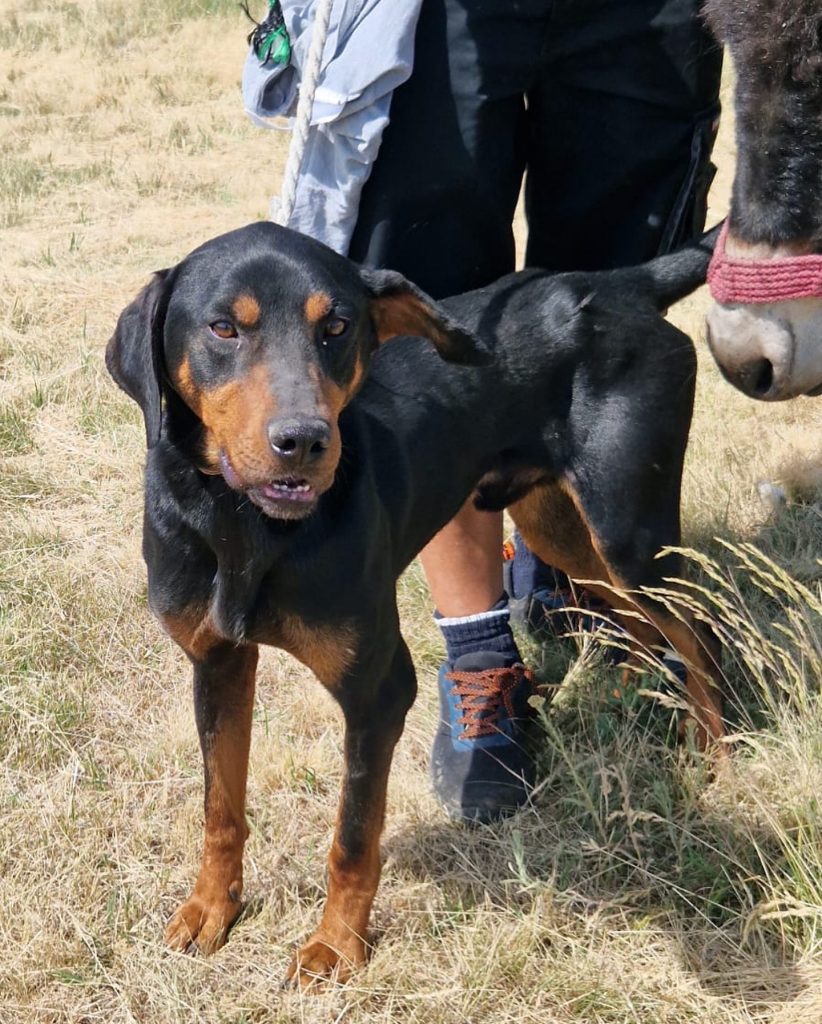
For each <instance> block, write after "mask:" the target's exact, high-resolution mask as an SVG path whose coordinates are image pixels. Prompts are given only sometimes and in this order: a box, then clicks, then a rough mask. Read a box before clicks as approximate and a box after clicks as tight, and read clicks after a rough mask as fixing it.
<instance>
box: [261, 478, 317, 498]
mask: <svg viewBox="0 0 822 1024" xmlns="http://www.w3.org/2000/svg"><path fill="white" fill-rule="evenodd" d="M257 489H258V490H259V492H260V494H262V495H263V497H265V498H268V499H269V500H270V501H292V502H294V503H295V504H297V505H300V504H302V505H305V504H309V503H310V502H312V501H314V500H315V499H316V497H317V494H316V492H315V490H314V488H313V487H312V486H311V484H310V483H309V482H308V481H307V480H303V479H301V478H299V477H292V476H287V477H283V478H282V479H281V480H272V481H271V483H270V484H265V485H264V486H263V487H259V488H257Z"/></svg>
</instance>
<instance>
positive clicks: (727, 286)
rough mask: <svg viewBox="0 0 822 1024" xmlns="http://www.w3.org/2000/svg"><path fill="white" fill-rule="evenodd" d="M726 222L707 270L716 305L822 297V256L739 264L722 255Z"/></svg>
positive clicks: (749, 261)
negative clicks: (719, 303) (717, 303)
mask: <svg viewBox="0 0 822 1024" xmlns="http://www.w3.org/2000/svg"><path fill="white" fill-rule="evenodd" d="M727 237H728V221H727V220H726V221H725V223H724V224H723V225H722V230H721V231H720V233H719V238H717V240H716V246H715V248H714V254H713V256H712V257H711V263H710V266H709V267H708V284H709V285H710V289H711V295H713V297H714V298H715V299H716V301H717V302H721V303H723V305H728V304H729V303H732V302H740V303H742V304H743V305H752V304H756V303H764V302H783V301H785V300H786V299H807V298H812V297H822V255H816V254H815V253H812V254H810V255H808V256H785V257H784V258H777V259H773V260H742V259H735V258H734V257H732V256H727V255H726V254H725V240H726V238H727Z"/></svg>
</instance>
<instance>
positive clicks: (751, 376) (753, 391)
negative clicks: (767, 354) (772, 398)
mask: <svg viewBox="0 0 822 1024" xmlns="http://www.w3.org/2000/svg"><path fill="white" fill-rule="evenodd" d="M742 377H743V381H744V385H745V390H746V391H747V392H748V394H750V395H767V394H768V392H769V391H770V390H771V388H772V387H773V383H774V372H773V363H772V362H771V361H770V359H764V358H763V359H756V360H754V361H753V362H751V363H748V365H747V366H745V367H744V368H743V371H742Z"/></svg>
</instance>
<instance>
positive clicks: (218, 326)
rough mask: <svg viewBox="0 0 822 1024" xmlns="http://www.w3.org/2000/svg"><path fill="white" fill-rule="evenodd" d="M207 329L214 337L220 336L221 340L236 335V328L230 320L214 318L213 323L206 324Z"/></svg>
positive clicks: (226, 339) (227, 339)
mask: <svg viewBox="0 0 822 1024" xmlns="http://www.w3.org/2000/svg"><path fill="white" fill-rule="evenodd" d="M208 329H209V330H210V331H211V333H212V334H213V335H214V337H215V338H222V340H223V341H229V340H230V339H231V338H236V337H237V328H236V327H235V326H234V324H233V323H231V321H230V320H215V321H214V323H213V324H209V325H208Z"/></svg>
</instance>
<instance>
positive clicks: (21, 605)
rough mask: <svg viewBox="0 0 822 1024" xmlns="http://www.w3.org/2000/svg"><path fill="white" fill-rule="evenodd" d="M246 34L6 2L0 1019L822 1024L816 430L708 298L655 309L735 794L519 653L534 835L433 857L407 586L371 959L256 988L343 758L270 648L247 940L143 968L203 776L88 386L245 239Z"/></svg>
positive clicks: (621, 712)
mask: <svg viewBox="0 0 822 1024" xmlns="http://www.w3.org/2000/svg"><path fill="white" fill-rule="evenodd" d="M246 31H247V23H246V21H245V18H244V16H243V15H242V14H241V13H240V12H239V10H238V9H237V7H236V5H235V3H234V0H129V2H126V0H106V2H102V0H77V2H73V0H51V2H46V0H0V140H1V144H0V239H2V245H0V510H2V511H1V514H0V1022H2V1024H21V1022H25V1024H28V1022H32V1024H35V1022H36V1024H46V1022H72V1024H92V1022H93V1024H97V1022H100V1024H125V1022H139V1024H171V1022H190V1021H207V1022H214V1024H217V1022H221V1024H222V1022H225V1024H245V1022H252V1021H253V1022H279V1021H283V1022H285V1021H288V1022H291V1021H295V1022H296V1021H328V1022H334V1021H343V1020H344V1021H346V1022H351V1024H355V1022H363V1021H368V1022H372V1021H374V1022H380V1021H382V1022H388V1021H420V1022H423V1021H424V1022H426V1024H428V1022H433V1024H439V1022H443V1024H444V1022H449V1024H450V1022H454V1024H464V1022H473V1024H486V1022H491V1021H493V1022H495V1024H504V1022H514V1021H522V1022H528V1021H533V1022H539V1024H570V1022H580V1024H628V1022H634V1024H692V1022H693V1024H695V1022H697V1021H698V1022H699V1024H746V1022H754V1021H756V1022H769V1024H819V1022H820V1021H822V807H820V800H822V795H821V794H822V710H820V692H821V691H822V656H821V655H822V652H821V651H820V648H822V594H821V593H820V580H821V579H822V574H820V563H819V561H818V557H817V556H818V554H819V550H820V538H821V537H822V517H821V516H820V507H821V506H820V494H821V493H822V480H821V479H820V478H822V472H820V468H819V467H820V461H819V440H820V436H821V434H820V431H822V402H820V401H816V402H813V401H807V400H799V401H796V402H793V403H789V404H785V405H778V406H772V407H768V406H765V405H759V404H755V403H752V402H749V401H747V400H746V399H744V398H743V397H742V396H741V395H739V394H737V393H736V392H734V391H733V390H732V389H731V388H730V387H729V386H727V385H725V384H724V383H723V382H722V381H721V380H720V378H719V375H718V373H717V372H716V370H715V369H714V367H713V365H712V363H711V360H710V358H709V356H708V355H707V352H706V348H705V345H704V342H703V341H702V340H701V339H699V338H698V336H699V334H700V331H701V327H700V325H701V319H702V314H703V311H704V308H705V305H706V298H705V296H704V294H700V295H698V296H697V297H695V298H694V299H692V300H690V301H689V302H687V303H684V304H683V305H682V306H680V307H679V308H678V309H676V310H675V311H674V316H675V318H676V319H677V321H678V322H680V323H681V324H684V325H686V326H689V327H690V328H691V329H692V331H693V333H694V334H695V335H696V336H697V338H698V341H697V344H698V348H699V353H700V379H699V398H698V411H697V416H696V420H695V424H694V428H693V435H692V444H691V448H690V453H689V460H688V466H687V474H686V480H685V527H686V538H685V539H686V543H687V544H688V545H689V546H692V547H693V548H695V549H696V550H698V551H699V552H701V553H702V554H701V555H700V556H699V559H698V560H697V564H696V565H695V571H696V574H697V577H698V579H699V580H700V581H701V582H700V586H701V587H702V588H703V589H702V590H700V591H695V592H694V595H695V598H694V599H695V600H697V599H699V600H702V601H703V602H704V603H705V606H706V608H707V609H708V610H709V612H710V614H711V615H712V616H713V617H714V618H715V621H716V623H717V628H719V629H720V631H721V632H722V634H723V636H724V637H725V639H726V641H727V664H726V669H727V690H728V706H729V715H730V717H731V719H732V728H733V730H734V732H735V735H736V739H737V743H736V751H735V755H734V758H733V768H732V770H731V771H729V772H728V773H726V774H725V775H723V776H722V777H721V778H720V779H718V780H714V781H712V780H711V778H710V776H709V773H708V772H707V771H706V766H705V764H704V763H703V762H702V760H701V759H700V757H699V756H697V755H696V754H694V753H693V752H692V751H688V750H683V749H681V748H678V747H677V746H676V743H675V742H674V735H675V718H676V709H677V705H678V704H679V703H680V701H679V697H678V696H677V694H676V692H675V691H674V690H673V689H671V687H670V686H666V683H665V680H663V679H661V678H660V677H659V676H658V675H657V676H655V675H653V674H648V675H645V676H644V677H642V678H637V680H636V682H635V684H634V685H633V686H630V687H627V688H626V687H624V686H622V685H621V682H620V679H619V677H618V676H617V675H616V674H615V673H614V672H613V670H608V669H606V668H605V667H604V666H603V664H602V659H601V655H600V653H598V651H597V648H596V645H595V644H592V643H591V642H590V641H582V640H579V641H577V642H576V644H575V643H574V641H566V642H565V644H564V646H563V647H562V649H558V648H557V647H556V646H555V647H553V648H549V649H546V650H544V651H540V650H538V649H533V650H532V655H533V657H534V659H535V660H536V662H537V665H538V668H539V671H540V675H541V677H542V678H543V679H544V680H546V681H547V682H549V683H554V684H558V683H560V682H562V683H563V685H562V687H561V688H560V689H559V693H558V696H557V698H556V700H555V702H554V703H553V705H552V706H551V708H550V711H549V712H547V713H546V714H545V715H544V719H543V721H544V728H545V743H544V749H543V753H542V758H541V763H540V778H541V783H540V786H539V789H538V791H537V793H536V794H535V797H534V802H533V807H530V808H528V809H526V810H525V811H524V812H523V813H521V814H519V815H518V816H517V817H516V818H514V819H513V820H510V821H507V822H505V823H503V824H501V825H499V826H498V827H495V828H487V829H479V830H465V829H462V828H459V827H455V826H453V825H451V824H449V823H448V822H447V821H446V819H445V817H444V816H443V814H442V812H441V811H440V810H439V808H438V806H437V805H436V803H435V801H434V800H433V799H432V797H431V796H430V794H429V790H428V780H427V755H428V745H429V742H430V737H431V734H432V730H433V725H434V720H435V714H436V712H435V675H436V667H437V663H438V660H439V656H440V654H439V642H438V638H437V635H436V632H435V629H434V627H433V625H432V623H431V620H430V605H429V600H428V597H427V594H426V591H425V587H424V584H423V582H422V578H421V576H420V574H419V572H418V571H417V570H416V569H412V570H411V571H410V572H409V573H408V574H407V576H406V578H405V579H404V580H403V581H402V583H401V606H402V612H403V619H404V623H405V630H406V635H407V637H408V639H409V642H410V644H411V647H412V652H413V654H414V656H415V659H416V663H417V667H418V670H419V676H420V698H419V701H418V703H417V706H416V707H415V709H414V710H413V712H412V715H411V717H410V721H409V726H408V729H407V732H406V734H405V736H404V738H403V740H402V743H401V745H400V748H399V751H398V755H397V758H396V761H395V767H394V771H393V774H392V780H391V786H390V793H389V818H388V823H387V828H386V833H385V838H384V859H385V870H384V875H383V883H382V887H381V889H380V892H379V895H378V898H377V902H376V908H375V915H374V932H373V940H374V953H373V957H372V960H371V962H370V964H369V965H368V967H367V968H366V969H365V970H364V971H362V972H361V973H360V974H359V975H358V976H357V977H356V978H355V980H354V981H353V982H352V983H351V984H350V985H349V986H348V987H347V988H346V989H344V990H336V991H332V992H330V993H326V994H324V995H321V996H317V997H315V996H301V995H300V994H295V993H293V992H285V991H281V989H280V987H279V986H280V981H281V979H282V977H283V974H284V971H285V967H286V965H287V962H288V959H289V957H290V955H291V952H292V949H293V947H294V945H295V944H296V943H297V942H298V941H299V940H300V939H301V938H302V937H304V936H305V935H306V934H307V933H308V932H309V931H310V930H311V928H312V925H313V923H314V922H315V920H316V918H317V915H318V912H319V908H320V906H321V902H322V899H323V890H324V884H325V883H324V859H325V854H326V850H327V846H328V843H329V838H330V830H331V827H332V823H333V820H334V813H335V805H336V798H337V787H338V784H339V779H340V772H341V731H340V722H339V719H338V715H337V712H336V709H335V707H334V706H333V704H332V703H331V701H330V700H329V699H328V698H327V697H326V696H325V694H324V692H322V689H321V687H320V686H319V685H318V684H317V683H316V682H315V681H314V680H313V679H312V678H311V677H310V675H309V674H308V672H307V671H306V670H304V669H303V668H302V667H301V666H299V665H297V664H296V663H294V662H292V661H291V660H290V659H289V658H288V657H287V656H286V655H284V654H280V653H278V652H268V653H267V654H266V655H265V657H264V658H263V661H262V668H261V673H260V684H259V700H258V706H257V712H256V722H255V728H254V740H253V753H252V766H251V774H250V791H249V824H250V828H251V838H250V841H249V844H248V847H247V860H246V864H247V868H246V895H247V898H248V905H247V908H246V910H245V913H244V916H243V917H242V919H241V921H240V923H239V924H238V925H237V927H236V928H235V929H234V931H233V933H232V935H231V939H230V941H229V943H228V945H227V946H226V947H225V948H224V949H223V950H222V951H221V952H219V953H218V954H217V955H216V956H214V957H213V958H211V959H208V960H206V959H202V958H190V957H185V956H182V955H172V954H169V953H168V952H166V951H165V950H164V948H163V945H162V941H161V937H162V932H163V926H164V921H165V919H166V917H167V915H168V914H169V913H170V912H171V910H172V909H173V907H174V906H175V904H176V903H177V902H178V901H179V900H180V899H181V898H182V897H184V895H186V894H187V890H188V887H189V886H190V884H191V883H192V881H193V878H194V876H195V872H196V867H197V863H198V852H199V844H200V830H201V815H202V809H201V793H202V783H201V766H200V755H199V751H198V746H197V741H196V735H195V730H194V724H193V716H192V712H191V708H190V693H189V688H190V683H189V672H188V665H187V663H186V661H185V659H184V658H183V656H182V655H181V654H180V653H178V652H177V651H176V649H174V648H173V645H172V644H171V642H170V641H168V640H167V639H166V637H165V636H164V634H163V633H162V632H161V630H160V628H159V627H158V626H157V624H156V623H155V622H154V621H153V620H152V619H151V617H150V615H149V614H148V611H147V608H146V588H145V574H144V568H143V565H142V561H141V558H140V552H139V544H140V528H141V502H142V498H141V466H142V460H143V429H142V425H141V422H140V419H139V414H138V411H137V409H136V407H135V406H134V405H133V404H131V403H130V402H129V401H128V400H127V399H126V398H125V397H124V396H123V395H122V394H120V393H119V392H118V391H117V390H116V388H115V387H114V385H113V384H112V382H111V381H110V380H109V379H108V377H107V375H106V373H105V370H104V366H103V360H102V353H103V348H104V345H105V342H106V340H107V338H108V336H109V334H110V333H111V330H112V327H113V325H114V322H115V318H116V316H117V314H118V312H119V310H120V309H121V308H122V306H123V305H124V304H125V303H126V302H127V301H129V300H130V299H131V297H132V296H133V295H134V294H135V293H136V291H137V289H138V288H139V287H140V286H141V284H142V283H143V282H144V281H145V279H146V278H147V276H148V274H149V273H150V272H151V271H152V270H154V269H156V268H159V267H163V266H167V265H169V264H170V263H172V262H174V261H176V260H178V259H179V258H180V257H181V256H182V255H184V254H185V253H186V252H187V251H188V250H190V249H191V248H193V247H194V246H195V245H197V244H199V243H200V242H202V241H203V240H204V239H206V238H207V237H209V236H211V235H214V234H217V233H219V232H221V231H224V230H226V229H229V228H232V227H235V226H238V225H240V224H243V223H245V222H247V221H249V220H253V219H255V218H259V217H263V216H265V214H266V210H267V206H268V199H269V196H270V195H271V194H272V193H273V192H275V191H276V189H277V185H278V180H279V175H280V172H281V168H282V163H283V160H284V156H285V150H286V146H287V137H285V136H283V135H280V134H274V133H264V132H261V131H259V130H258V129H255V128H253V127H252V126H251V125H250V124H249V123H248V122H247V121H246V119H245V117H244V114H243V112H242V109H241V103H240V97H239V91H238V80H239V74H240V68H241V62H242V59H243V55H244V50H245V43H244V36H245V33H246ZM729 128H730V119H729V118H726V120H725V126H724V128H723V137H722V140H721V142H720V145H719V150H718V160H719V163H720V164H721V173H720V175H719V177H718V179H717V184H716V187H715V190H714V204H713V205H714V211H713V212H714V214H716V215H719V214H721V213H722V212H724V203H725V197H726V196H727V189H728V183H729V177H730V172H731V167H732V159H733V154H732V150H731V142H730V134H729ZM762 482H776V483H778V484H779V485H781V486H782V487H783V488H784V489H785V491H786V493H787V496H788V501H787V503H785V504H781V505H780V504H774V503H772V502H768V501H765V500H763V498H762V496H761V494H760V490H761V488H758V485H759V484H760V483H762ZM729 545H730V546H729ZM563 679H564V681H563Z"/></svg>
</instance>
